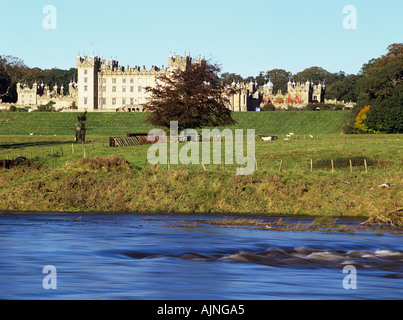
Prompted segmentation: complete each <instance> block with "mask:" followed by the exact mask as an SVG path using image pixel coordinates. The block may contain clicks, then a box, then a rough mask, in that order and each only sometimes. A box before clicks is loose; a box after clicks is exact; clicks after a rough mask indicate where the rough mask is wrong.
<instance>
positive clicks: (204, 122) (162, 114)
mask: <svg viewBox="0 0 403 320" xmlns="http://www.w3.org/2000/svg"><path fill="white" fill-rule="evenodd" d="M219 72H220V68H219V66H217V65H214V64H210V63H208V62H207V61H205V60H201V62H199V63H195V64H193V63H192V64H190V65H188V66H187V67H186V68H184V69H175V70H173V71H172V72H168V73H166V74H165V73H164V74H161V75H159V76H157V78H156V82H157V84H156V86H155V87H147V88H145V89H146V91H147V92H149V93H151V96H150V101H149V103H148V105H147V109H148V111H150V114H149V117H148V119H147V122H149V123H150V124H152V125H154V126H156V127H161V128H169V127H170V122H171V121H177V122H178V129H179V130H180V131H181V130H184V129H197V128H202V127H218V126H226V125H232V124H235V121H234V120H233V119H232V116H231V110H230V109H228V108H227V106H226V104H227V103H228V98H227V97H228V95H229V94H230V93H231V92H230V90H231V89H230V86H228V85H227V84H226V83H224V82H222V81H220V79H219V76H218V73H219Z"/></svg>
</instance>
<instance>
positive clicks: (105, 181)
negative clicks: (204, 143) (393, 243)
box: [0, 135, 403, 224]
mask: <svg viewBox="0 0 403 320" xmlns="http://www.w3.org/2000/svg"><path fill="white" fill-rule="evenodd" d="M103 139H104V138H103V137H94V138H93V140H94V143H92V142H91V141H90V142H87V143H86V145H85V146H84V147H85V148H86V156H87V158H88V159H83V149H82V145H75V148H74V154H73V152H72V151H73V150H72V137H54V136H50V137H35V136H34V137H21V136H1V137H0V152H1V157H0V158H4V157H5V156H6V155H8V156H9V158H15V157H16V156H19V155H22V156H25V157H27V158H29V157H32V164H33V166H32V167H31V168H15V169H13V170H10V171H2V172H1V173H0V185H1V189H0V198H1V202H0V210H2V211H46V212H47V211H52V212H55V211H63V212H64V211H67V212H146V213H150V212H154V213H160V212H175V213H176V212H180V213H239V214H263V215H311V216H329V217H348V216H360V217H367V218H371V219H372V220H373V221H382V222H385V223H390V222H392V221H394V222H395V223H396V221H397V224H399V223H401V222H399V221H400V220H399V219H400V218H399V217H400V215H401V210H402V209H403V203H402V199H403V194H402V191H401V190H402V185H403V178H402V177H403V175H402V158H403V157H402V156H403V155H402V141H401V140H400V136H398V135H388V136H375V135H366V136H344V135H320V136H318V137H315V138H314V139H307V138H306V139H303V137H302V136H300V137H299V139H295V138H294V139H293V140H291V141H285V140H283V139H280V140H278V141H276V142H262V141H259V140H257V141H256V158H257V171H255V173H254V174H253V175H251V176H244V177H241V176H237V175H236V174H235V171H236V168H237V165H226V166H225V168H224V167H223V166H221V165H206V166H205V167H206V171H205V170H204V168H203V167H202V166H201V165H188V166H184V165H171V166H170V167H169V168H168V166H165V165H164V166H162V165H160V166H156V167H154V166H151V165H148V164H147V163H146V159H147V151H148V148H149V146H137V147H126V148H113V149H112V148H109V147H108V146H107V145H106V144H104V143H103ZM223 149H224V145H223ZM52 151H53V155H52ZM112 154H113V155H114V156H112ZM349 159H355V160H354V161H352V164H353V168H352V170H353V171H352V172H351V168H350V166H349ZM364 159H365V160H367V165H368V166H367V168H365V166H364V162H363V160H364ZM311 160H313V161H312V163H313V166H312V169H311ZM331 160H333V163H334V169H333V171H332V167H331ZM280 163H281V170H280ZM384 183H386V185H384V186H382V185H383V184H384Z"/></svg>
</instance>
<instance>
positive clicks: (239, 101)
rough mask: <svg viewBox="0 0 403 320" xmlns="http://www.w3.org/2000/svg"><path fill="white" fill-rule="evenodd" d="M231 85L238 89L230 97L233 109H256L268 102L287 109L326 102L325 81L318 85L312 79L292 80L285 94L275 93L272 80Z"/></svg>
mask: <svg viewBox="0 0 403 320" xmlns="http://www.w3.org/2000/svg"><path fill="white" fill-rule="evenodd" d="M231 86H232V87H234V88H237V89H238V90H237V93H236V94H234V95H232V96H230V97H229V101H230V109H231V110H233V111H255V110H256V109H258V108H260V107H261V106H263V105H265V104H268V103H271V104H273V105H274V106H275V107H276V108H282V109H287V108H288V107H289V106H292V107H295V108H303V107H304V106H306V105H307V104H309V103H315V102H320V103H323V102H325V91H326V86H325V84H324V83H318V84H317V85H316V84H314V83H313V82H312V81H307V82H306V83H300V82H297V83H295V82H291V80H290V81H289V82H288V84H287V93H285V94H283V93H282V92H281V90H279V91H278V92H277V93H274V91H273V89H274V84H273V83H272V82H271V80H269V81H268V82H267V83H266V84H264V85H263V86H258V84H257V83H256V82H253V81H252V82H250V83H249V84H245V83H239V82H238V83H235V82H233V83H232V84H231Z"/></svg>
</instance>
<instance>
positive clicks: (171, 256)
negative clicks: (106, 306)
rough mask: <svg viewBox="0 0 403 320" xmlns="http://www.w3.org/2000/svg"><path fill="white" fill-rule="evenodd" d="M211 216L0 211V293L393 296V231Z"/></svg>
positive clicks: (398, 238) (399, 265) (401, 265)
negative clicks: (315, 228)
mask: <svg viewBox="0 0 403 320" xmlns="http://www.w3.org/2000/svg"><path fill="white" fill-rule="evenodd" d="M213 218H217V216H207V215H206V216H201V215H143V214H132V215H130V214H82V215H80V214H28V213H18V214H17V213H13V214H10V213H9V214H0V299H12V300H20V299H23V300H26V299H29V300H37V299H40V300H73V299H74V300H76V299H80V300H81V299H84V300H86V299H101V300H103V299H108V300H121V299H130V300H155V299H158V300H160V299H161V300H270V299H286V300H288V299H326V300H330V299H336V300H338V299H402V298H403V235H402V234H391V233H384V234H383V235H379V234H376V233H373V232H355V233H352V234H350V233H343V232H332V233H326V232H293V231H273V230H252V229H247V228H237V227H218V226H212V225H209V224H205V223H204V222H205V221H207V220H210V219H213ZM184 222H186V224H187V227H185V226H181V225H183V224H184ZM192 225H194V227H191V226H192ZM45 266H51V267H53V268H54V269H45V270H44V268H45ZM346 266H349V268H350V269H348V270H350V271H345V269H344V268H345V267H346ZM351 267H353V269H351ZM49 270H50V271H49ZM52 270H53V271H52ZM351 270H353V271H351ZM343 271H345V272H343ZM51 276H52V277H51ZM353 276H354V278H353ZM45 279H46V281H48V282H46V281H45ZM346 279H347V280H348V281H347V280H346ZM345 281H347V284H348V285H350V287H348V286H347V287H346V285H343V284H345V283H346V282H345ZM353 281H354V282H353ZM45 283H48V284H52V285H53V286H54V287H53V288H49V287H47V288H46V285H45ZM353 283H354V284H355V287H354V286H352V284H353Z"/></svg>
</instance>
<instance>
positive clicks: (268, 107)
mask: <svg viewBox="0 0 403 320" xmlns="http://www.w3.org/2000/svg"><path fill="white" fill-rule="evenodd" d="M260 111H276V107H275V106H274V105H273V104H272V103H267V104H265V105H264V106H263V107H261V108H260Z"/></svg>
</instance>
